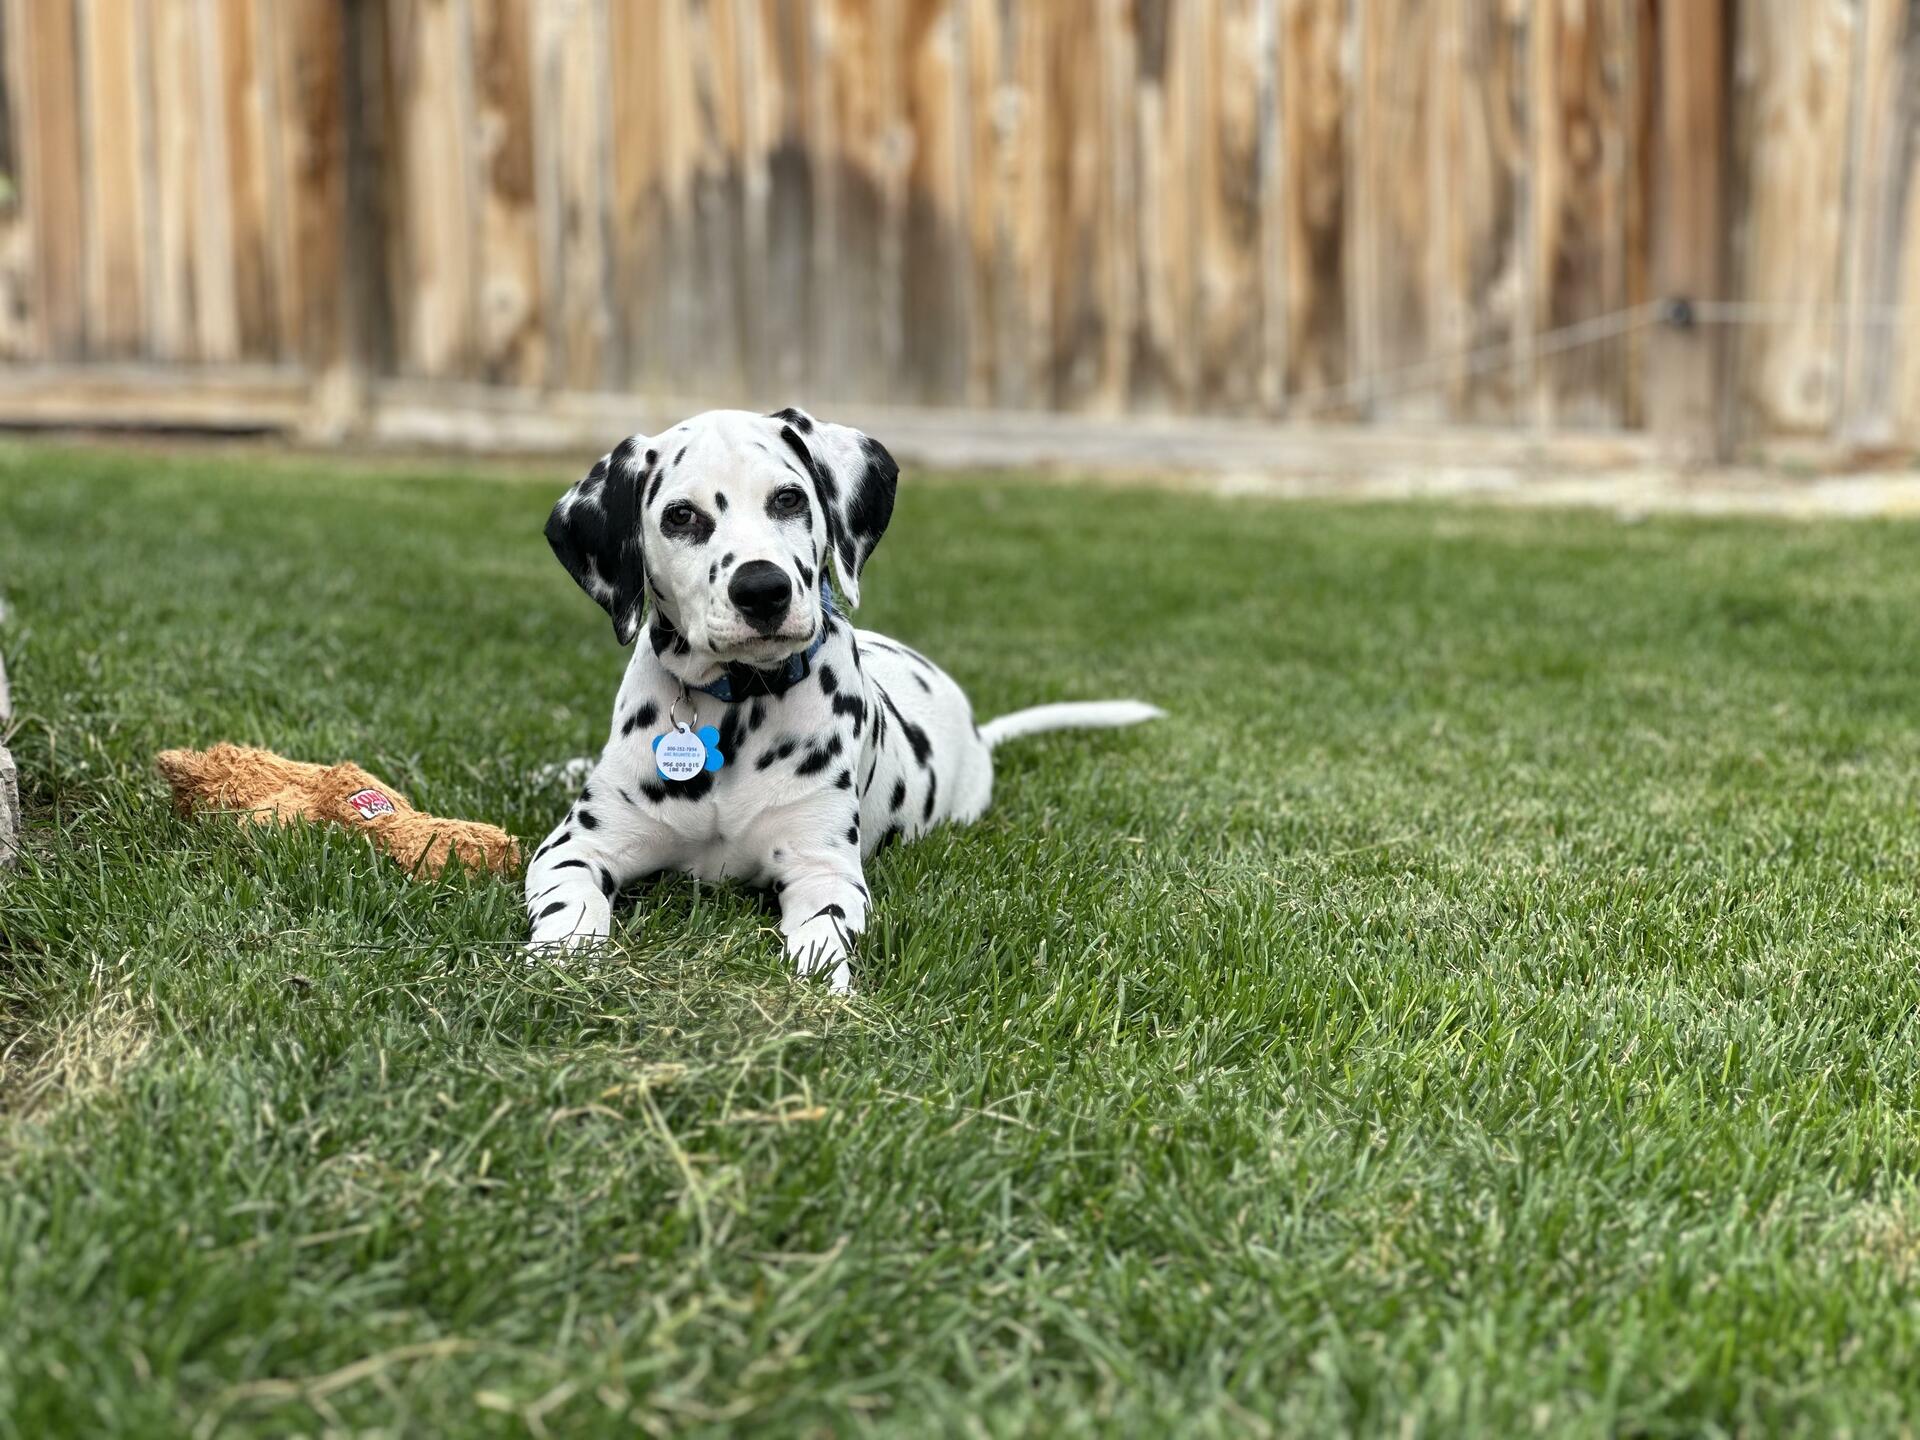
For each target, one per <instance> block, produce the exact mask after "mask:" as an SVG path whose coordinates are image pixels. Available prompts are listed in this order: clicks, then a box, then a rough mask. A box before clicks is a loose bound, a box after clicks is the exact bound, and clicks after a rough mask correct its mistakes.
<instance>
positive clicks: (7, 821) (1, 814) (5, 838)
mask: <svg viewBox="0 0 1920 1440" xmlns="http://www.w3.org/2000/svg"><path fill="white" fill-rule="evenodd" d="M19 853H20V782H19V779H18V777H17V776H16V775H15V774H14V769H13V756H11V755H9V754H8V753H7V747H6V746H4V745H0V868H4V867H6V866H8V865H11V864H12V863H13V859H14V856H16V855H18V854H19Z"/></svg>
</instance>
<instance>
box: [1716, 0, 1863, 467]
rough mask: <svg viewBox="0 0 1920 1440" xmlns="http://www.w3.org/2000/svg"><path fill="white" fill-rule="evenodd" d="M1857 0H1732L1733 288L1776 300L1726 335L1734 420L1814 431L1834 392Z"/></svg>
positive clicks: (1824, 425)
mask: <svg viewBox="0 0 1920 1440" xmlns="http://www.w3.org/2000/svg"><path fill="white" fill-rule="evenodd" d="M1855 15H1856V12H1855V9H1854V7H1852V6H1850V5H1840V4H1834V3H1831V0H1817V3H1812V4H1806V5H1792V6H1783V5H1778V4H1774V3H1770V0H1739V10H1738V16H1737V22H1736V27H1735V28H1736V32H1737V36H1738V40H1737V43H1738V46H1739V52H1740V53H1739V54H1738V55H1737V56H1736V57H1735V62H1734V74H1735V76H1736V77H1737V82H1738V83H1737V84H1736V88H1735V95H1734V116H1735V119H1734V126H1733V134H1734V137H1735V146H1736V149H1735V154H1734V159H1733V163H1734V165H1735V167H1736V169H1737V171H1738V173H1739V174H1740V176H1741V179H1742V182H1743V183H1742V193H1741V197H1740V198H1741V201H1742V208H1741V212H1740V224H1739V229H1738V242H1737V243H1738V252H1737V257H1736V262H1737V269H1736V272H1735V277H1734V278H1735V287H1736V290H1737V293H1738V294H1740V295H1741V297H1742V298H1743V299H1747V300H1753V301H1758V302H1762V303H1764V304H1771V305H1777V306H1781V307H1783V310H1782V312H1781V313H1779V314H1778V315H1772V316H1768V317H1765V318H1764V320H1763V321H1762V322H1761V323H1756V324H1750V325H1743V326H1740V327H1739V328H1738V329H1736V330H1735V331H1734V333H1733V335H1732V336H1731V341H1732V355H1733V365H1734V373H1735V375H1736V376H1737V379H1738V385H1739V391H1738V395H1737V402H1738V404H1739V405H1740V407H1741V409H1742V410H1743V411H1744V412H1746V413H1745V414H1744V415H1743V416H1741V417H1740V418H1741V419H1742V420H1743V421H1745V420H1749V419H1750V420H1752V421H1755V422H1758V423H1759V425H1760V426H1761V427H1762V428H1765V429H1770V430H1780V431H1786V432H1794V431H1799V432H1803V433H1812V434H1822V433H1825V432H1827V431H1828V430H1829V429H1830V428H1831V427H1832V425H1833V423H1834V420H1835V418H1836V414H1837V403H1838V399H1839V366H1840V349H1841V344H1840V342H1841V339H1842V333H1843V332H1842V330H1841V327H1840V326H1838V325H1836V324H1835V317H1834V314H1833V311H1834V307H1835V306H1836V305H1837V304H1838V303H1839V301H1840V299H1841V286H1842V267H1843V255H1844V243H1843V226H1844V221H1845V216H1846V214H1847V193H1848V165H1847V150H1848V146H1847V136H1848V126H1849V123H1850V120H1851V117H1852V109H1853V107H1852V103H1851V102H1852V98H1853V74H1854V55H1855V39H1856V37H1855Z"/></svg>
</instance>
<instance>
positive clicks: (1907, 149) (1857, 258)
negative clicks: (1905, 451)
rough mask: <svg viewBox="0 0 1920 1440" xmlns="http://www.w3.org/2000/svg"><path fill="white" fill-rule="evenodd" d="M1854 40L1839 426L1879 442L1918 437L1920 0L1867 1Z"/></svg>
mask: <svg viewBox="0 0 1920 1440" xmlns="http://www.w3.org/2000/svg"><path fill="white" fill-rule="evenodd" d="M1858 45H1859V52H1860V58H1859V65H1858V74H1859V77H1860V90H1859V94H1858V97H1857V103H1856V106H1855V114H1856V116H1857V119H1856V120H1855V125H1854V138H1853V151H1852V157H1851V163H1852V169H1853V185H1852V206H1851V209H1852V214H1851V216H1850V217H1849V218H1850V221H1851V223H1850V225H1849V227H1848V230H1849V235H1848V241H1849V245H1848V252H1847V257H1846V269H1847V276H1846V286H1845V291H1844V294H1845V300H1846V305H1847V310H1848V319H1847V320H1846V322H1845V326H1844V347H1845V348H1844V353H1843V356H1842V364H1843V369H1842V392H1843V399H1842V404H1843V406H1844V412H1843V418H1842V425H1843V430H1844V433H1845V434H1846V436H1847V437H1848V438H1849V439H1850V440H1853V441H1855V442H1857V443H1861V444H1865V445H1871V446H1883V445H1888V444H1892V443H1897V442H1898V441H1899V440H1901V439H1902V438H1904V439H1906V440H1908V441H1910V442H1911V441H1916V440H1920V404H1916V403H1915V402H1916V401H1920V388H1916V387H1920V359H1916V358H1915V357H1916V354H1920V315H1915V316H1911V317H1908V318H1907V319H1906V320H1905V321H1901V320H1899V319H1898V318H1896V312H1897V311H1898V310H1900V308H1901V307H1902V306H1904V305H1913V304H1916V303H1920V230H1916V225H1920V219H1916V211H1920V0H1866V4H1865V5H1864V7H1863V9H1862V12H1861V22H1860V38H1859V41H1858ZM1903 371H1904V372H1905V373H1904V374H1903ZM1903 382H1904V383H1903Z"/></svg>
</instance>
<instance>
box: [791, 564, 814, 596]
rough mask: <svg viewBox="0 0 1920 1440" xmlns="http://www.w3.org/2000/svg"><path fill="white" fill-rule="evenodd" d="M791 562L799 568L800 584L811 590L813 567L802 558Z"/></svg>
mask: <svg viewBox="0 0 1920 1440" xmlns="http://www.w3.org/2000/svg"><path fill="white" fill-rule="evenodd" d="M793 563H794V564H795V565H797V566H798V567H799V569H800V583H801V585H802V586H804V587H805V588H807V589H809V590H811V589H812V588H813V567H812V566H811V565H809V564H807V562H806V561H804V560H796V561H794V562H793Z"/></svg>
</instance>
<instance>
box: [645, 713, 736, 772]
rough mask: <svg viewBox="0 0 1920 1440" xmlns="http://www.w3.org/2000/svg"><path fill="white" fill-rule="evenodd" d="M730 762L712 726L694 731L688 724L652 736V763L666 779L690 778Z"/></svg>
mask: <svg viewBox="0 0 1920 1440" xmlns="http://www.w3.org/2000/svg"><path fill="white" fill-rule="evenodd" d="M726 763H727V757H726V756H724V755H722V754H721V753H720V732H719V730H718V729H716V728H715V727H714V726H712V725H702V726H701V727H700V728H699V729H698V730H694V729H692V728H691V727H689V726H688V725H686V724H685V723H682V724H680V725H679V726H678V727H677V728H675V729H673V730H669V731H668V732H667V733H666V734H664V735H656V736H654V737H653V765H654V768H655V769H656V770H658V771H659V772H660V776H661V778H662V779H664V780H673V781H676V782H677V781H681V780H691V779H692V778H693V777H694V776H696V775H698V774H699V773H700V772H701V771H703V770H718V769H719V768H720V767H721V766H722V765H725V764H726Z"/></svg>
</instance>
